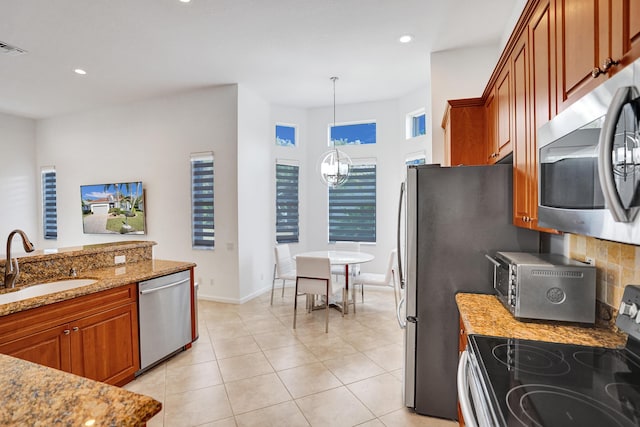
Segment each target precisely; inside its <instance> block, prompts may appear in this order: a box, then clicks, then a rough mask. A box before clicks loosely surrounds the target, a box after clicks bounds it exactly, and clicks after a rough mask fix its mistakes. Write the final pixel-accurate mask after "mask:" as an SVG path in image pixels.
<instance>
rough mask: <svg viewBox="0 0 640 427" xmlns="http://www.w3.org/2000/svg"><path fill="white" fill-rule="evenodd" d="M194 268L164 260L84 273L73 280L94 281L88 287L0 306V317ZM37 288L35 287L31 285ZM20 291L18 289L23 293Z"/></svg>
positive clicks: (183, 263)
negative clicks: (94, 280) (94, 281)
mask: <svg viewBox="0 0 640 427" xmlns="http://www.w3.org/2000/svg"><path fill="white" fill-rule="evenodd" d="M191 267H195V264H194V263H192V262H182V261H165V260H157V259H155V260H148V261H140V262H136V263H131V264H121V265H118V266H114V267H108V268H100V269H96V270H86V271H83V272H81V273H78V275H77V277H76V278H77V279H96V280H97V282H96V283H93V284H91V285H88V286H83V287H80V288H76V289H71V290H68V291H64V292H57V293H54V294H49V295H43V296H39V297H35V298H29V299H25V300H22V301H18V302H13V303H8V304H1V305H0V316H4V315H7V314H11V313H17V312H19V311H22V310H28V309H30V308H35V307H40V306H43V305H47V304H53V303H56V302H60V301H64V300H68V299H71V298H75V297H79V296H82V295H87V294H92V293H95V292H99V291H104V290H106V289H112V288H116V287H118V286H123V285H128V284H130V283H136V282H139V281H142V280H147V279H152V278H154V277H159V276H164V275H166V274H171V273H175V272H178V271H183V270H187V269H189V268H191ZM60 278H62V279H69V276H64V277H51V278H50V280H49V281H53V280H56V279H60ZM31 286H38V285H31ZM23 288H24V287H22V288H21V289H23ZM17 290H18V288H16V289H7V290H2V292H0V294H2V293H5V292H14V291H17Z"/></svg>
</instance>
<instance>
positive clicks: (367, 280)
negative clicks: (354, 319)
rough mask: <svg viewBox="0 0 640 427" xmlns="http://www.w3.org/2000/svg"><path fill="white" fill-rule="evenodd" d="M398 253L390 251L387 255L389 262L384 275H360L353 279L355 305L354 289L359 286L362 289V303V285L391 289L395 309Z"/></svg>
mask: <svg viewBox="0 0 640 427" xmlns="http://www.w3.org/2000/svg"><path fill="white" fill-rule="evenodd" d="M397 255H398V251H397V250H396V249H394V250H392V251H391V253H390V254H389V260H388V262H387V270H386V271H385V273H384V274H380V273H360V274H359V275H357V276H355V277H354V278H353V282H351V283H353V289H354V295H353V300H354V304H355V288H356V286H358V285H359V286H360V287H361V289H362V302H364V285H371V286H386V287H392V288H393V296H394V298H395V300H396V307H397V306H398V284H397V281H396V265H397V262H396V261H397V259H396V257H397Z"/></svg>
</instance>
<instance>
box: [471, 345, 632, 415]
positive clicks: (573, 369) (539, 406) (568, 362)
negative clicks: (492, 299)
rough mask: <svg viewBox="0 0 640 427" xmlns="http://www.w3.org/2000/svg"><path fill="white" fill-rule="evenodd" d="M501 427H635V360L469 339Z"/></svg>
mask: <svg viewBox="0 0 640 427" xmlns="http://www.w3.org/2000/svg"><path fill="white" fill-rule="evenodd" d="M469 342H470V345H471V347H472V353H473V354H474V355H475V357H476V359H477V363H478V364H479V365H480V370H481V372H482V376H483V380H484V384H485V386H486V388H487V389H488V390H486V391H487V393H488V395H489V397H490V399H491V400H492V407H493V408H494V410H495V411H496V412H499V413H498V414H496V416H497V418H498V419H499V420H501V422H502V424H503V425H504V426H544V427H553V426H561V427H568V426H581V427H586V426H598V427H606V426H620V427H627V426H628V427H638V426H640V358H639V357H638V356H637V355H636V354H634V353H633V352H631V351H629V350H628V349H620V350H615V349H605V348H600V347H585V346H577V345H567V344H556V343H547V342H540V341H528V340H521V339H509V338H497V337H488V336H479V335H472V336H470V337H469Z"/></svg>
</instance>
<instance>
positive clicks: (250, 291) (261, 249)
mask: <svg viewBox="0 0 640 427" xmlns="http://www.w3.org/2000/svg"><path fill="white" fill-rule="evenodd" d="M270 124H271V113H270V108H269V104H268V103H267V102H266V101H265V100H264V99H262V98H260V97H259V96H258V95H256V94H255V93H253V92H251V91H250V90H249V89H247V88H246V87H244V86H238V157H237V163H238V247H237V250H238V274H239V295H238V298H239V300H240V301H246V300H248V299H250V298H253V297H254V296H256V295H258V294H260V293H261V292H262V291H263V290H264V289H266V288H268V287H270V286H271V278H272V268H273V263H272V257H271V252H272V250H273V249H272V248H273V243H274V241H275V237H274V236H275V230H274V226H273V224H274V223H275V221H274V220H273V218H274V213H273V211H274V210H275V203H274V198H273V197H272V192H271V188H272V187H273V184H272V183H273V182H274V179H272V178H271V177H272V175H273V169H274V168H273V166H272V162H271V159H272V152H273V146H274V139H273V138H269V135H270V134H271V133H272V130H273V128H272V127H271V126H270Z"/></svg>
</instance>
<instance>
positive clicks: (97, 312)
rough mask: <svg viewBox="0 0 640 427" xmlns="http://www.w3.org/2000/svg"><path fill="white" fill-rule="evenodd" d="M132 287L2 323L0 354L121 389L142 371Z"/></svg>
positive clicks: (37, 310)
mask: <svg viewBox="0 0 640 427" xmlns="http://www.w3.org/2000/svg"><path fill="white" fill-rule="evenodd" d="M136 297H137V294H136V285H135V284H132V285H127V286H123V287H119V288H115V289H110V290H106V291H102V292H98V293H95V294H92V295H85V296H82V297H79V298H75V299H72V300H69V301H63V302H59V303H55V304H51V305H47V306H44V307H38V308H34V309H31V310H26V311H23V312H19V313H15V314H12V315H8V316H4V317H2V318H0V353H3V354H7V355H10V356H14V357H18V358H20V359H24V360H28V361H31V362H35V363H39V364H41V365H45V366H49V367H51V368H56V369H60V370H62V371H66V372H71V373H74V374H77V375H81V376H83V377H86V378H89V379H92V380H97V381H102V382H106V383H108V384H114V385H122V384H126V383H127V382H129V381H130V380H132V379H133V377H134V374H135V372H136V371H137V370H138V369H139V368H140V358H139V354H138V348H139V346H138V312H137V303H136Z"/></svg>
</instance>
